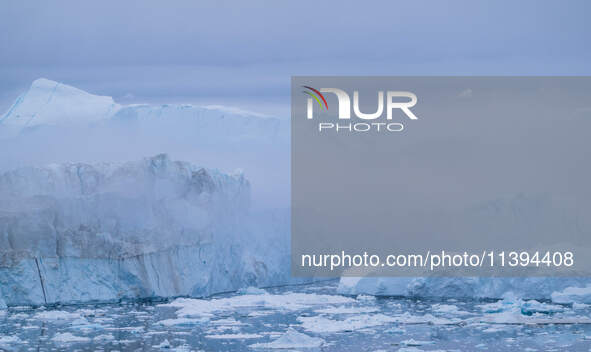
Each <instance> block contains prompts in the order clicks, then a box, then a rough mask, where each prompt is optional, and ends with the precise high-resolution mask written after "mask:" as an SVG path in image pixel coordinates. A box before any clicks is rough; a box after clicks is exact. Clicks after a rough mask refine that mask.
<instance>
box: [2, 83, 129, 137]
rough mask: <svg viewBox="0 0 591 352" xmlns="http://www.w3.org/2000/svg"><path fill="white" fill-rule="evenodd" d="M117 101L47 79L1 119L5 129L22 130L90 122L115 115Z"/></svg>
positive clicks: (17, 101) (18, 99)
mask: <svg viewBox="0 0 591 352" xmlns="http://www.w3.org/2000/svg"><path fill="white" fill-rule="evenodd" d="M120 107H121V106H120V105H119V104H116V103H115V102H114V101H113V98H111V97H106V96H97V95H92V94H89V93H87V92H85V91H83V90H80V89H78V88H74V87H72V86H68V85H66V84H62V83H59V82H55V81H51V80H48V79H45V78H40V79H37V80H35V81H34V82H33V83H32V84H31V88H30V89H29V90H28V91H26V92H25V93H23V94H22V95H21V96H19V97H18V98H17V99H16V101H15V102H14V104H13V105H12V106H11V107H10V108H9V109H8V111H7V112H6V113H5V114H4V115H3V116H2V117H0V123H1V124H2V125H3V126H9V127H14V128H18V129H22V128H26V127H34V126H41V125H56V124H64V123H88V122H92V121H98V120H101V119H106V118H109V117H111V116H112V115H113V114H115V113H116V112H117V111H118V110H119V109H120Z"/></svg>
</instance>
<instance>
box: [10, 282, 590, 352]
mask: <svg viewBox="0 0 591 352" xmlns="http://www.w3.org/2000/svg"><path fill="white" fill-rule="evenodd" d="M336 288H337V282H334V281H331V282H323V283H316V284H311V285H304V286H290V287H278V288H269V289H265V290H261V289H256V288H249V289H245V290H243V291H241V292H237V293H231V294H222V295H216V296H213V297H209V298H206V299H187V298H178V299H176V300H170V301H165V302H124V303H117V304H89V305H78V306H57V307H37V308H30V307H12V308H9V309H8V310H5V311H0V350H7V351H56V350H72V351H158V350H168V351H278V350H282V351H479V350H482V351H486V350H492V351H589V350H590V349H591V308H590V307H589V306H587V305H583V304H574V305H557V304H552V303H549V302H538V301H522V300H519V299H511V298H506V299H504V300H485V301H483V300H469V299H466V300H456V299H419V298H416V299H410V298H402V297H384V298H375V297H373V296H365V295H360V296H343V295H339V294H337V292H336Z"/></svg>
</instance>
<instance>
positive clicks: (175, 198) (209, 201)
mask: <svg viewBox="0 0 591 352" xmlns="http://www.w3.org/2000/svg"><path fill="white" fill-rule="evenodd" d="M0 200H1V201H0V302H4V303H5V304H6V305H8V306H16V305H42V304H54V303H77V302H89V301H117V300H122V299H136V298H154V297H173V296H191V297H201V296H207V295H211V294H213V293H216V292H225V291H234V290H237V289H239V288H241V287H248V286H256V287H260V286H270V285H277V284H280V283H288V282H289V281H290V278H289V262H288V258H289V255H288V253H289V246H288V244H289V237H288V236H289V221H288V219H289V218H288V213H287V211H279V210H278V211H268V212H265V213H261V214H258V213H256V212H253V211H251V210H250V207H249V204H250V184H249V182H248V181H247V180H246V178H245V177H244V175H243V174H242V173H237V174H224V173H221V172H219V171H216V170H211V169H206V168H203V167H199V166H195V165H193V164H191V163H187V162H180V161H173V160H171V159H170V158H169V157H168V156H167V155H157V156H154V157H150V158H144V159H141V160H139V161H135V162H126V163H97V164H85V163H65V164H53V165H49V166H45V167H25V168H19V169H16V170H13V171H8V172H5V173H4V174H1V175H0Z"/></svg>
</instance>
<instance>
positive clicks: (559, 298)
mask: <svg viewBox="0 0 591 352" xmlns="http://www.w3.org/2000/svg"><path fill="white" fill-rule="evenodd" d="M552 302H555V303H562V304H570V303H572V304H573V305H575V304H579V305H580V304H589V303H591V285H587V286H585V287H567V288H565V289H564V290H562V291H557V292H554V293H552Z"/></svg>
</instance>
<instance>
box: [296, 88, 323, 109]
mask: <svg viewBox="0 0 591 352" xmlns="http://www.w3.org/2000/svg"><path fill="white" fill-rule="evenodd" d="M302 87H304V88H306V89H308V90H310V91H311V92H310V91H307V90H303V91H302V93H304V94H307V95H309V96H311V97H312V98H314V99H316V101H317V102H318V105H320V108H321V109H322V103H321V102H320V99H322V101H323V102H324V107H325V108H326V110H328V104H327V103H326V99H324V95H322V93H320V91H318V90H317V89H314V88H312V87H309V86H302Z"/></svg>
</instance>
